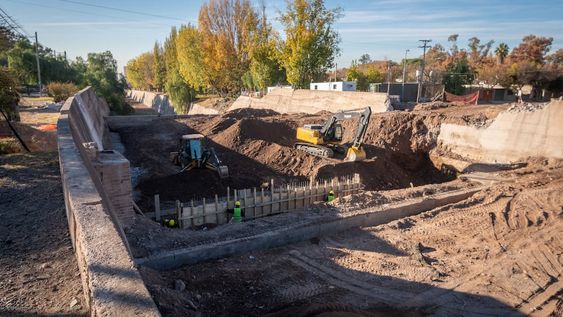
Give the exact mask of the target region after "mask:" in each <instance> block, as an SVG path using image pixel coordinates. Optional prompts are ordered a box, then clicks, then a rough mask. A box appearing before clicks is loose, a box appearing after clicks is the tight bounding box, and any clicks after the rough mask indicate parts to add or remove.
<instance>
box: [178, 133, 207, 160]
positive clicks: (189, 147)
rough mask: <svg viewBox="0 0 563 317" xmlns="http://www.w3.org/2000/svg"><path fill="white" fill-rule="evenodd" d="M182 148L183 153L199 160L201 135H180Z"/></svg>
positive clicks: (201, 147) (201, 148)
mask: <svg viewBox="0 0 563 317" xmlns="http://www.w3.org/2000/svg"><path fill="white" fill-rule="evenodd" d="M182 148H183V152H184V153H185V155H187V156H188V157H190V158H191V159H192V160H195V161H200V160H201V159H202V157H203V135H201V134H186V135H183V136H182Z"/></svg>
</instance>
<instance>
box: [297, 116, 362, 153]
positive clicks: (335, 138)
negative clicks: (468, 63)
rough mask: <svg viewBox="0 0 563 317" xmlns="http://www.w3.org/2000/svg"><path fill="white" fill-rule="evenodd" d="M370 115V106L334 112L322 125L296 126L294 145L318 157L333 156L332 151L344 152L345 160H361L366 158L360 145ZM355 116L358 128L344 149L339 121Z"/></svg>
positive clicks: (342, 129)
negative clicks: (349, 143)
mask: <svg viewBox="0 0 563 317" xmlns="http://www.w3.org/2000/svg"><path fill="white" fill-rule="evenodd" d="M370 116H371V108H370V107H366V108H360V109H352V110H347V111H340V112H337V113H334V114H333V115H332V116H331V117H330V118H329V119H328V121H327V122H325V124H324V125H322V124H306V125H304V126H303V127H301V128H297V142H296V143H295V145H294V147H295V148H296V149H299V150H303V151H305V152H307V153H309V154H312V155H316V156H320V157H334V152H342V153H344V152H346V157H345V158H344V160H345V161H363V160H365V159H366V152H365V150H364V148H363V146H362V145H363V142H364V137H365V135H366V132H367V129H368V125H369V120H370ZM356 118H358V128H357V129H356V134H355V135H354V139H353V141H352V144H351V145H350V146H349V147H348V148H347V149H346V148H345V147H343V146H342V144H341V143H342V136H343V135H344V128H343V127H342V125H341V124H340V122H341V121H343V120H350V119H356Z"/></svg>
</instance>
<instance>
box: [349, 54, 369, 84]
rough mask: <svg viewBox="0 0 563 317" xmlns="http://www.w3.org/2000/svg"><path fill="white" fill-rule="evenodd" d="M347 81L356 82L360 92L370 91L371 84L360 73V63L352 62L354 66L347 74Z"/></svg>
mask: <svg viewBox="0 0 563 317" xmlns="http://www.w3.org/2000/svg"><path fill="white" fill-rule="evenodd" d="M346 80H347V81H355V82H356V89H357V90H359V91H367V90H368V89H369V82H368V79H367V76H366V75H365V74H364V73H362V72H361V71H359V69H358V62H356V61H352V65H351V66H350V68H348V71H347V72H346Z"/></svg>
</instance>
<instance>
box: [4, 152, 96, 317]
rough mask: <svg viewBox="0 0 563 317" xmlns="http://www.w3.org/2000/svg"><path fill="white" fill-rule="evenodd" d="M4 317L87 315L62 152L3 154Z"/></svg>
mask: <svg viewBox="0 0 563 317" xmlns="http://www.w3.org/2000/svg"><path fill="white" fill-rule="evenodd" d="M0 197H1V199H0V232H1V235H0V316H87V315H88V310H87V308H86V307H85V303H84V294H83V292H82V284H81V282H80V275H79V271H78V265H77V263H76V259H75V256H74V252H73V249H72V244H71V241H70V237H69V232H68V224H67V219H66V215H65V204H64V197H63V192H62V187H61V178H60V172H59V162H58V155H57V152H51V153H30V154H10V155H2V156H0Z"/></svg>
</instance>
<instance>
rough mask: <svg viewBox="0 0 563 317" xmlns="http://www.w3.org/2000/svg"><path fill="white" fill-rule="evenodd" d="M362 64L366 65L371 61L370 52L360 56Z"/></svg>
mask: <svg viewBox="0 0 563 317" xmlns="http://www.w3.org/2000/svg"><path fill="white" fill-rule="evenodd" d="M359 61H360V64H362V65H365V64H367V63H369V62H371V57H370V56H369V54H363V55H362V56H360V59H359Z"/></svg>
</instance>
